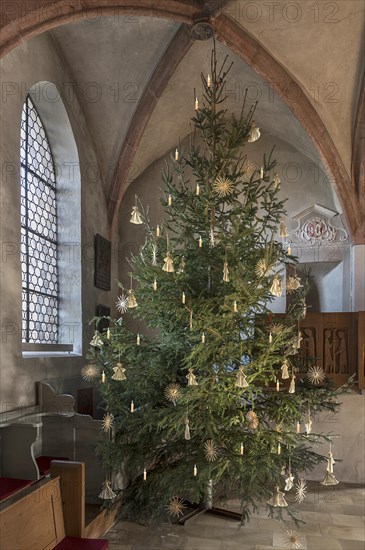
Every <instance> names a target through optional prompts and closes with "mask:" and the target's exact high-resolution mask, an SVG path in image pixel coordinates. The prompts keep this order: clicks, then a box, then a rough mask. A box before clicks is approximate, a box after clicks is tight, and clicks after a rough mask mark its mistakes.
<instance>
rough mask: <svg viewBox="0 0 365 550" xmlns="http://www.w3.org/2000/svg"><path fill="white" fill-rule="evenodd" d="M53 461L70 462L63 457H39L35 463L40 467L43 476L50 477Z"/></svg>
mask: <svg viewBox="0 0 365 550" xmlns="http://www.w3.org/2000/svg"><path fill="white" fill-rule="evenodd" d="M52 460H66V461H67V460H69V459H68V458H67V457H63V456H38V457H37V458H36V459H35V461H36V463H37V466H38V470H39V473H40V475H41V476H48V474H49V473H50V471H51V462H52Z"/></svg>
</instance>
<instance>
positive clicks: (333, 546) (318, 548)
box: [307, 535, 342, 550]
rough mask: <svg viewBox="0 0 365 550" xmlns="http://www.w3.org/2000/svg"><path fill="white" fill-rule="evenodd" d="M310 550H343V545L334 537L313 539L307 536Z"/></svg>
mask: <svg viewBox="0 0 365 550" xmlns="http://www.w3.org/2000/svg"><path fill="white" fill-rule="evenodd" d="M307 548H308V550H342V544H341V543H340V541H339V540H338V539H335V538H332V537H311V536H310V535H307Z"/></svg>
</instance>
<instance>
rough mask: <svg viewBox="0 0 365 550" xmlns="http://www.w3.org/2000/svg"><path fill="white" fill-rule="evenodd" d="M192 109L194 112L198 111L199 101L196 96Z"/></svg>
mask: <svg viewBox="0 0 365 550" xmlns="http://www.w3.org/2000/svg"><path fill="white" fill-rule="evenodd" d="M194 109H195V110H196V111H197V110H198V109H199V100H198V98H197V96H195V101H194Z"/></svg>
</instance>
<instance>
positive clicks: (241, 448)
mask: <svg viewBox="0 0 365 550" xmlns="http://www.w3.org/2000/svg"><path fill="white" fill-rule="evenodd" d="M244 451H245V449H244V446H243V443H241V446H240V455H243V453H244Z"/></svg>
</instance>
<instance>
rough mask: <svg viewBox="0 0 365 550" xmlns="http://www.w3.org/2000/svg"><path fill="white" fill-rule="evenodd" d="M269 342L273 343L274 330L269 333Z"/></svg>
mask: <svg viewBox="0 0 365 550" xmlns="http://www.w3.org/2000/svg"><path fill="white" fill-rule="evenodd" d="M269 344H272V332H270V334H269Z"/></svg>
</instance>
